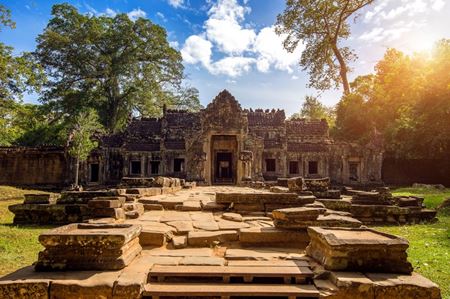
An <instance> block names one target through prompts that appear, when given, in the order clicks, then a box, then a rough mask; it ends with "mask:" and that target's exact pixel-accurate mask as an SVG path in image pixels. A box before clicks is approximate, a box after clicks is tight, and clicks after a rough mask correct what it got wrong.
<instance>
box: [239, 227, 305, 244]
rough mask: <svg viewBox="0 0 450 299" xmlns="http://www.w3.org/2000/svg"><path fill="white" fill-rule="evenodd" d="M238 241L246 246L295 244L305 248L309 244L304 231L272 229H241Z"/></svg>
mask: <svg viewBox="0 0 450 299" xmlns="http://www.w3.org/2000/svg"><path fill="white" fill-rule="evenodd" d="M239 241H240V242H241V243H243V244H247V245H256V244H262V245H271V246H286V245H289V244H291V245H294V244H296V245H299V246H301V247H303V248H306V245H307V244H308V242H309V236H308V233H307V231H306V229H304V230H296V231H294V230H282V229H277V228H274V227H262V228H248V229H241V230H240V232H239Z"/></svg>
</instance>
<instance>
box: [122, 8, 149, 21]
mask: <svg viewBox="0 0 450 299" xmlns="http://www.w3.org/2000/svg"><path fill="white" fill-rule="evenodd" d="M127 15H128V17H129V18H130V19H131V20H133V21H136V20H137V19H139V18H145V17H146V16H147V13H146V12H145V11H143V10H142V9H140V8H135V9H133V10H132V11H130V12H129V13H127Z"/></svg>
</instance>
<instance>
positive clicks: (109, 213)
mask: <svg viewBox="0 0 450 299" xmlns="http://www.w3.org/2000/svg"><path fill="white" fill-rule="evenodd" d="M91 215H92V217H94V218H107V217H111V218H114V219H125V211H124V210H123V209H122V208H100V209H93V210H92V212H91Z"/></svg>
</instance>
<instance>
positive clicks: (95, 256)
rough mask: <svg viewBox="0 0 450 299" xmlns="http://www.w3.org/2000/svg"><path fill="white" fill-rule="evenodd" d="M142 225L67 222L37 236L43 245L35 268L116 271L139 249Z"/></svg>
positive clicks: (42, 269)
mask: <svg viewBox="0 0 450 299" xmlns="http://www.w3.org/2000/svg"><path fill="white" fill-rule="evenodd" d="M140 232H141V227H140V226H138V225H131V224H80V223H77V224H70V225H66V226H62V227H59V228H56V229H53V230H50V231H48V232H45V233H43V234H41V235H40V236H39V242H40V243H41V244H42V245H43V246H44V247H45V250H44V251H41V252H40V253H39V258H38V262H37V263H36V265H35V268H36V270H37V271H55V270H115V269H122V268H124V267H125V266H127V265H128V264H129V263H130V262H131V261H132V260H133V259H134V258H135V257H136V256H137V255H138V254H139V253H140V252H141V250H142V248H141V246H140V245H139V243H138V236H139V234H140Z"/></svg>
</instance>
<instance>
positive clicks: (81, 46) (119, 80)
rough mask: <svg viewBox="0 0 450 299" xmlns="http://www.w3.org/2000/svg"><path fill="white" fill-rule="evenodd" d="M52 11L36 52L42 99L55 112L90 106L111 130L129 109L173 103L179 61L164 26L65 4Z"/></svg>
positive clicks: (122, 121) (67, 112)
mask: <svg viewBox="0 0 450 299" xmlns="http://www.w3.org/2000/svg"><path fill="white" fill-rule="evenodd" d="M52 15H53V18H52V19H51V20H50V21H49V23H48V25H47V27H46V29H45V30H44V32H43V33H42V34H41V35H39V36H38V38H37V42H38V45H37V49H36V52H35V56H36V58H37V59H38V60H39V61H40V62H41V64H42V65H43V66H44V67H45V70H46V72H47V74H48V75H49V78H51V81H50V82H49V84H48V85H47V86H46V91H45V93H44V94H43V96H42V101H43V102H44V103H49V104H51V105H52V107H53V109H54V110H55V111H59V112H60V113H61V114H62V115H75V114H76V113H77V111H80V110H82V109H84V108H86V107H91V108H94V109H96V110H97V112H98V114H99V117H100V120H101V122H102V123H103V124H104V125H105V127H106V128H107V130H108V131H109V132H115V131H117V130H120V129H121V128H122V127H123V126H124V124H125V123H126V120H127V119H128V117H129V116H130V115H131V114H133V113H136V112H142V113H143V114H151V113H155V112H154V110H152V109H154V107H162V104H161V102H163V103H164V102H166V104H169V105H170V104H176V103H174V101H176V100H177V98H176V95H177V93H179V90H180V88H181V85H180V84H181V80H182V78H183V65H182V63H181V62H182V59H181V55H180V53H179V52H178V51H177V50H175V49H173V48H172V47H170V45H169V43H168V41H167V35H166V31H165V30H164V29H163V28H162V27H160V26H158V25H156V24H153V23H152V22H151V21H150V20H148V19H143V18H139V19H137V20H136V21H132V20H130V19H129V17H128V16H127V15H126V14H118V15H116V16H115V17H113V18H111V17H107V16H92V15H83V14H80V13H79V12H78V11H77V9H76V8H75V7H73V6H71V5H69V4H60V5H55V6H53V9H52Z"/></svg>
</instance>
